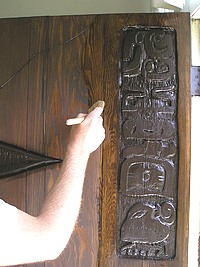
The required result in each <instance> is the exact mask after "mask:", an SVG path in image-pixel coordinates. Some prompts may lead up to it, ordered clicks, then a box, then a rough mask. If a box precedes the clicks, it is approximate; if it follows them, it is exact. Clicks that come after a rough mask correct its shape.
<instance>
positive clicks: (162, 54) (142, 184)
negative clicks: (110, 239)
mask: <svg viewBox="0 0 200 267" xmlns="http://www.w3.org/2000/svg"><path fill="white" fill-rule="evenodd" d="M176 62H177V55H176V38H175V31H174V30H173V29H171V28H157V27H127V28H125V29H124V30H123V37H122V45H121V61H120V104H121V105H120V106H121V107H120V110H121V114H120V115H121V116H120V130H121V133H120V135H121V144H120V170H119V191H118V223H119V229H118V253H119V254H120V255H121V256H123V257H131V258H143V259H171V258H173V257H174V256H175V239H176V206H177V203H176V202H177V170H178V157H177V156H178V137H177V93H178V78H177V76H178V75H177V64H176Z"/></svg>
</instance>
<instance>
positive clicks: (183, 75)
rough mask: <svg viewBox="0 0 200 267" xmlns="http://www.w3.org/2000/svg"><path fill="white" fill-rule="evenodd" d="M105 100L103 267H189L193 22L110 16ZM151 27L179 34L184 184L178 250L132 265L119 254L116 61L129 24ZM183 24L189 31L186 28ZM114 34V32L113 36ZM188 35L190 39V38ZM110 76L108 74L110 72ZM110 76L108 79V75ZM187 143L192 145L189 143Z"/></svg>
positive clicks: (165, 16) (107, 20)
mask: <svg viewBox="0 0 200 267" xmlns="http://www.w3.org/2000/svg"><path fill="white" fill-rule="evenodd" d="M104 23H105V34H104V39H105V44H106V45H105V59H106V60H105V63H104V67H105V76H104V77H105V82H106V86H105V92H104V94H105V98H106V100H107V110H106V111H107V112H106V111H105V123H106V132H107V140H106V141H105V143H104V152H103V153H104V154H103V155H104V158H103V159H104V160H103V177H104V183H103V200H102V240H101V248H100V266H102V267H111V266H116V267H118V266H123V267H124V266H126V267H128V266H132V264H133V263H134V266H145V267H149V266H162V267H169V266H170V267H172V266H176V267H183V266H184V267H187V246H188V214H189V172H190V100H189V99H190V27H189V25H190V22H189V15H188V14H180V15H177V14H139V15H137V14H134V15H132V14H130V15H128V14H126V15H111V16H105V18H104ZM131 25H134V26H135V25H147V26H148V25H149V26H170V27H173V28H175V29H176V31H177V48H178V73H179V107H178V127H179V151H180V158H179V180H178V216H177V225H178V229H177V251H176V257H175V259H173V260H171V261H141V260H140V261H135V260H134V262H133V261H131V260H124V259H120V258H118V257H117V255H116V244H115V240H116V227H115V225H116V222H115V220H116V219H115V218H116V193H117V181H116V177H117V168H116V166H117V165H118V157H117V155H118V137H119V136H118V132H117V128H118V110H117V108H116V103H117V99H118V84H117V79H116V77H117V75H118V70H117V63H118V61H117V59H118V53H119V49H120V47H119V45H120V32H121V29H122V28H123V27H125V26H131ZM183 25H184V27H183ZM111 32H112V34H110V33H111ZM185 36H187V40H185ZM108 73H109V74H108ZM106 75H107V76H106ZM186 144H187V145H186Z"/></svg>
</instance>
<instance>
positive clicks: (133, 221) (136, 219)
mask: <svg viewBox="0 0 200 267" xmlns="http://www.w3.org/2000/svg"><path fill="white" fill-rule="evenodd" d="M174 214H175V210H174V207H173V206H172V205H171V204H169V203H163V204H162V205H161V206H160V205H159V204H156V205H149V204H143V203H137V204H135V205H134V206H132V207H131V208H130V209H129V211H128V213H127V217H126V218H125V220H124V222H123V224H122V227H121V238H122V240H123V241H126V242H140V243H145V242H148V243H156V242H162V241H164V240H165V239H167V238H168V236H169V233H170V226H171V225H172V224H173V223H174V220H175V217H174V216H175V215H174Z"/></svg>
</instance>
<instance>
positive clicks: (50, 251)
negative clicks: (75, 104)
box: [0, 107, 105, 266]
mask: <svg viewBox="0 0 200 267" xmlns="http://www.w3.org/2000/svg"><path fill="white" fill-rule="evenodd" d="M102 111H103V109H102V108H100V107H98V108H96V109H95V110H93V111H92V112H91V113H89V114H88V115H87V116H86V115H84V114H79V117H80V116H85V120H84V121H83V122H82V123H81V124H79V125H76V126H73V127H72V129H71V134H70V142H69V144H68V147H67V151H66V157H65V159H64V162H63V164H62V168H61V171H60V174H59V177H58V179H57V180H56V182H55V184H54V186H53V188H52V190H51V191H50V193H49V194H48V196H47V197H46V199H45V201H44V203H43V206H42V208H41V211H40V213H39V215H38V216H37V217H33V216H30V215H29V214H27V213H25V212H23V211H21V210H19V211H18V225H17V226H13V228H12V229H5V230H6V231H11V232H12V240H11V242H5V243H4V242H3V241H2V240H1V242H2V244H3V243H4V245H2V246H1V245H0V249H1V250H0V251H1V255H0V266H6V265H17V264H24V263H32V262H38V261H45V260H52V259H55V258H57V257H58V256H59V255H60V253H61V252H62V251H63V249H64V248H65V246H66V245H67V243H68V241H69V239H70V236H71V233H72V232H73V228H74V225H75V222H76V220H77V217H78V213H79V209H80V205H81V197H82V189H83V183H84V177H85V170H86V167H87V162H88V159H89V155H90V153H92V152H93V151H95V150H96V149H97V148H98V147H99V146H100V144H101V143H102V142H103V140H104V138H105V130H104V127H103V120H102V117H101V113H102ZM13 229H14V230H13ZM11 232H10V233H11ZM8 236H9V233H8Z"/></svg>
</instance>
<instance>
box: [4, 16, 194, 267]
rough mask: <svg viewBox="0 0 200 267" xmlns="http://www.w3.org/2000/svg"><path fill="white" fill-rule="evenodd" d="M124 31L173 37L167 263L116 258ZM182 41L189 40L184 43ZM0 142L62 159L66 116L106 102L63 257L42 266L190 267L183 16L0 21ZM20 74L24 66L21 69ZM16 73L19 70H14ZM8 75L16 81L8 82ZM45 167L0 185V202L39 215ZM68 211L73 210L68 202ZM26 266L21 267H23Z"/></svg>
mask: <svg viewBox="0 0 200 267" xmlns="http://www.w3.org/2000/svg"><path fill="white" fill-rule="evenodd" d="M130 25H147V26H148V25H149V26H171V27H174V28H175V29H176V31H177V45H178V73H179V107H178V108H179V109H178V127H179V151H180V161H179V182H178V217H177V220H178V222H177V225H178V229H177V255H176V257H175V259H174V260H172V261H142V260H134V262H133V260H129V259H120V258H119V257H117V255H116V197H117V172H118V152H119V147H118V140H119V125H118V118H119V103H118V92H119V88H118V60H119V51H120V40H121V30H122V28H123V27H125V26H130ZM186 36H187V38H186ZM0 53H1V61H0V68H1V77H0V85H3V84H5V82H6V81H8V80H9V79H10V78H11V77H14V78H13V79H11V80H10V82H9V83H7V84H6V85H5V86H4V87H3V89H0V123H1V125H3V127H1V129H0V139H1V140H2V141H6V142H10V143H13V144H17V145H20V146H22V147H25V148H26V147H27V148H29V149H32V150H35V151H37V152H41V153H44V154H46V155H49V156H53V157H58V158H63V157H64V155H65V150H66V145H67V140H68V137H69V131H70V127H67V126H66V125H65V121H66V119H67V118H68V117H75V116H76V115H77V114H78V113H79V112H87V110H88V107H90V106H91V105H92V104H93V103H95V102H96V101H98V100H104V101H105V103H106V105H105V110H104V113H103V116H104V123H105V128H106V139H105V141H104V144H103V146H102V149H100V150H98V151H97V152H95V153H94V154H92V155H91V157H90V161H89V164H88V168H87V172H86V179H85V183H84V190H83V197H82V208H81V211H80V214H79V218H78V221H77V223H76V226H75V230H74V233H73V234H72V236H71V239H70V242H69V244H68V245H67V247H66V249H65V250H64V251H63V253H62V254H61V256H60V257H59V258H58V259H57V260H55V261H51V262H45V263H37V264H31V265H27V266H31V267H33V266H38V267H44V266H45V267H55V266H56V267H59V266H60V267H63V266H70V267H88V266H91V267H95V266H99V267H120V266H123V267H129V266H133V264H134V266H136V267H174V266H175V267H187V243H188V213H189V171H190V101H189V99H190V90H189V87H190V75H189V74H190V28H189V15H188V14H153V15H152V14H125V15H123V14H121V15H98V16H66V17H42V18H29V19H17V20H16V19H9V20H0ZM23 66H24V67H23ZM19 70H20V71H19ZM13 74H14V75H13ZM59 170H60V166H59V165H56V166H51V167H48V168H43V169H39V170H37V171H33V172H29V173H28V174H27V175H26V174H23V175H19V176H17V177H16V178H19V179H14V180H9V181H3V182H2V181H1V183H0V197H1V198H3V199H5V200H6V201H8V202H10V203H12V204H14V205H16V206H17V207H18V208H21V209H23V210H25V211H27V212H29V213H31V214H33V215H36V214H37V213H38V211H39V208H40V206H41V204H42V201H43V199H44V197H45V195H46V194H47V193H48V191H49V190H50V188H51V187H52V185H53V183H54V181H55V179H56V178H57V176H58V173H59ZM72 204H73V203H72ZM22 266H24V265H20V267H22Z"/></svg>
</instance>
